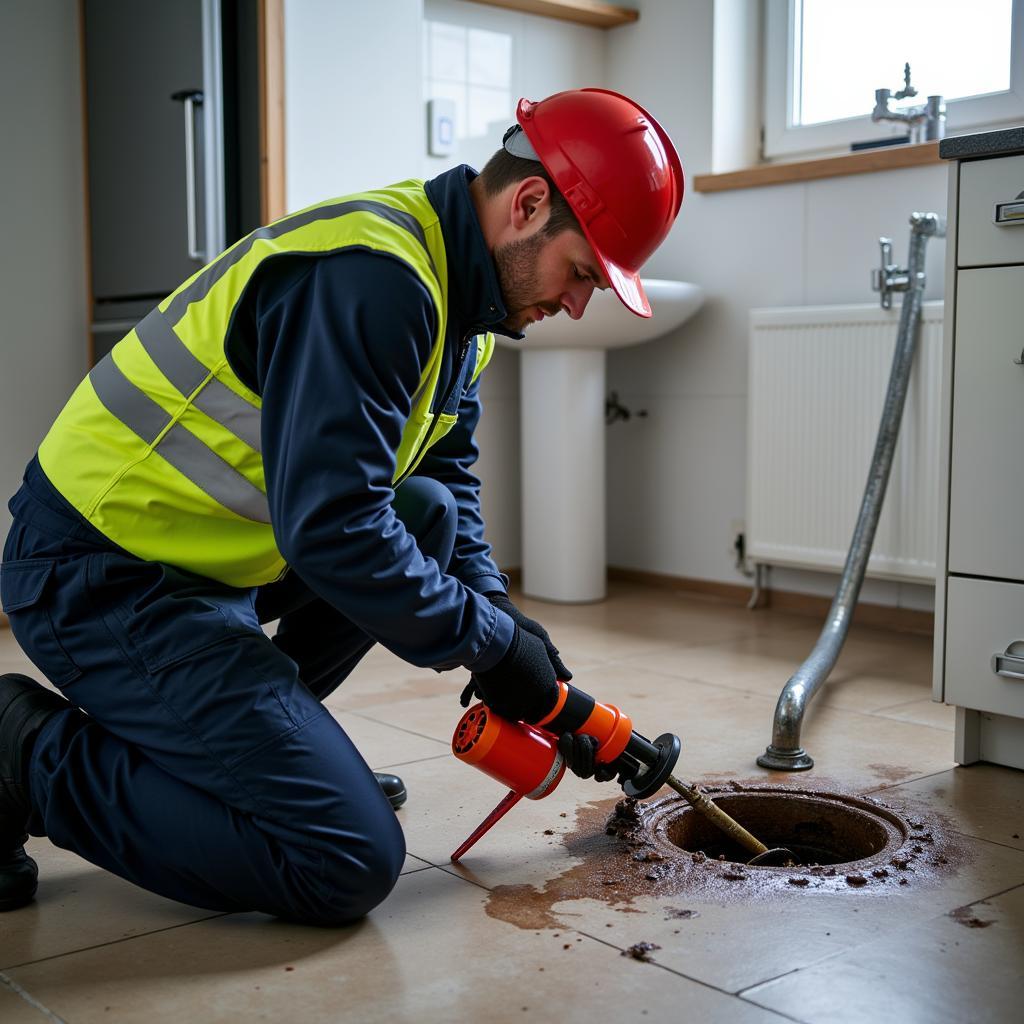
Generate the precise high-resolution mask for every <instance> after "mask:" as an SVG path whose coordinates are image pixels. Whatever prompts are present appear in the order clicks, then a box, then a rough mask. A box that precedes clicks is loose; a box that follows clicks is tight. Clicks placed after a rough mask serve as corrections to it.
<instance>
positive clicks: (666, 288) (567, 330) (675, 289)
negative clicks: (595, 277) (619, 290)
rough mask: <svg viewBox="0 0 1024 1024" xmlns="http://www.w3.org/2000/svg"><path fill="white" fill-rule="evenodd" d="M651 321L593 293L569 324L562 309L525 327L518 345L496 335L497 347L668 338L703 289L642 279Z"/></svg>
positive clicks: (609, 295) (606, 345)
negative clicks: (650, 311) (522, 337)
mask: <svg viewBox="0 0 1024 1024" xmlns="http://www.w3.org/2000/svg"><path fill="white" fill-rule="evenodd" d="M643 282H644V289H645V291H646V292H647V298H648V299H649V301H650V303H651V310H652V312H653V313H654V316H652V317H640V316H636V315H635V314H634V313H630V311H629V310H628V309H626V307H625V306H624V305H623V304H622V303H621V302H619V300H618V298H617V297H616V295H615V293H614V292H613V291H612V290H611V289H610V288H609V289H607V290H606V291H603V292H599V291H595V292H594V294H593V295H592V296H591V299H590V302H589V303H588V304H587V310H586V312H585V313H584V314H583V316H582V317H581V318H580V319H579V320H573V319H571V318H570V317H569V315H568V314H567V313H566V312H565V311H564V310H563V311H562V312H561V313H559V314H558V315H557V316H553V317H550V318H546V319H544V320H541V321H540V323H536V324H533V325H532V326H531V327H529V328H527V331H526V338H525V339H524V340H523V341H513V340H512V339H511V338H503V337H502V336H501V335H500V334H499V335H497V341H498V344H499V345H506V346H507V347H509V348H518V349H567V348H597V349H610V348H624V347H626V346H627V345H639V344H640V343H641V342H644V341H652V340H653V339H654V338H660V337H661V336H662V335H663V334H668V332H669V331H672V330H674V329H675V328H676V327H678V326H679V325H680V324H682V323H685V322H686V321H687V320H689V318H690V317H691V316H693V314H694V313H696V312H697V310H698V309H700V307H701V305H702V304H703V302H704V289H703V288H701V287H700V286H699V285H696V284H691V283H690V282H688V281H664V280H660V279H658V278H644V279H643Z"/></svg>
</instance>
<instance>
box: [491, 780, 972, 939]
mask: <svg viewBox="0 0 1024 1024" xmlns="http://www.w3.org/2000/svg"><path fill="white" fill-rule="evenodd" d="M823 783H824V780H818V784H819V785H820V784H823ZM705 789H706V791H707V793H708V795H709V796H710V797H711V798H712V799H714V800H715V801H716V802H717V801H721V802H722V803H723V805H724V808H723V809H725V810H726V811H727V813H729V814H731V815H733V816H734V817H736V819H737V820H738V821H740V823H741V824H743V825H744V826H745V827H747V828H750V829H751V831H754V832H755V834H757V833H756V829H757V828H759V829H761V830H762V831H763V830H764V828H765V825H764V823H763V821H761V819H757V820H755V821H753V822H751V821H750V820H749V818H748V819H746V820H745V818H744V813H743V811H744V801H748V802H749V801H763V802H764V805H763V806H762V807H761V810H760V813H762V814H766V813H768V812H766V811H765V810H764V808H765V807H768V808H769V811H770V815H771V816H774V817H776V818H780V820H782V821H783V822H784V823H786V822H788V824H786V825H785V827H787V828H791V829H792V830H794V831H795V832H799V833H801V834H800V836H799V837H798V838H801V839H803V840H805V843H804V844H803V846H801V844H800V843H797V842H795V841H794V840H793V838H792V836H791V835H789V834H786V833H785V832H784V833H782V834H778V835H775V836H772V835H766V836H765V838H767V839H769V840H771V841H772V842H773V843H774V844H776V845H786V846H789V847H790V848H793V847H794V846H796V847H798V848H800V849H803V850H811V851H814V850H817V851H818V852H819V853H821V859H826V860H827V859H830V862H829V863H818V862H816V861H811V862H808V863H804V864H800V865H790V866H785V867H775V868H772V867H748V866H747V865H746V863H745V860H746V857H745V854H744V852H743V851H739V850H738V852H736V853H735V854H733V855H727V853H722V852H720V851H721V849H725V850H726V851H729V847H728V843H729V840H728V839H727V838H723V837H721V836H720V835H718V833H717V830H715V829H714V827H713V826H710V825H709V826H708V827H709V829H710V831H708V832H701V831H700V830H701V829H702V828H703V826H702V824H701V822H702V821H703V819H700V820H699V821H698V818H699V816H698V815H697V814H696V812H695V811H693V810H692V808H690V806H689V804H687V803H686V802H685V801H684V800H682V799H681V798H679V797H677V796H675V795H674V794H673V795H671V796H662V797H655V798H652V799H650V800H648V801H635V800H631V799H620V800H615V799H614V798H613V799H609V800H604V801H601V802H599V803H594V804H586V805H584V806H582V807H580V808H579V809H578V811H577V818H576V827H575V830H574V831H572V832H569V833H566V834H564V835H563V836H562V837H561V839H562V842H563V843H564V844H565V846H566V848H567V850H568V852H569V853H570V854H571V855H572V856H573V857H575V858H578V859H579V863H577V864H575V866H573V867H571V868H568V869H567V870H566V871H564V872H563V873H562V874H561V875H558V876H557V877H555V878H552V879H549V880H548V881H547V882H545V884H544V886H543V888H540V889H538V888H535V887H534V886H530V885H505V886H502V885H499V886H496V887H495V888H494V889H493V890H492V891H491V893H490V895H489V897H488V900H487V904H486V906H487V913H488V915H489V916H491V917H494V918H498V919H499V920H503V921H507V922H509V923H511V924H516V925H518V926H519V927H521V928H528V929H539V928H557V927H560V926H563V925H564V921H562V920H561V919H559V917H558V914H557V912H556V911H554V909H553V908H554V906H555V905H556V904H558V903H561V902H563V901H569V900H580V899H594V900H598V901H600V902H602V903H605V904H607V905H609V907H610V909H611V910H612V911H614V912H616V913H638V912H640V911H639V910H638V909H637V908H636V907H635V906H633V903H634V901H635V900H636V899H637V898H638V897H644V896H647V897H653V898H655V899H658V898H663V897H677V898H678V897H679V896H680V895H687V896H691V897H696V898H704V899H713V900H721V899H728V900H729V901H730V902H733V901H736V900H744V901H757V900H763V899H767V898H772V897H781V895H782V894H783V893H788V894H790V895H791V896H792V897H796V896H798V895H800V894H803V893H819V894H820V893H822V892H825V893H836V894H840V893H842V894H846V896H847V897H849V896H851V895H853V894H856V895H857V898H870V897H871V896H872V895H883V894H884V893H885V892H888V891H891V890H890V888H889V887H891V886H894V885H907V884H909V883H910V882H913V883H914V884H915V885H919V886H920V885H927V884H934V883H936V882H937V881H938V880H940V879H941V877H942V876H943V875H945V874H948V873H950V872H952V871H955V870H956V868H957V866H958V865H959V864H960V863H962V862H963V859H964V852H963V849H962V847H961V846H960V845H958V840H957V837H956V835H955V834H953V833H952V832H949V833H947V832H945V831H943V830H942V829H940V827H939V822H938V821H937V820H934V819H929V820H927V821H926V820H925V819H924V817H923V816H922V815H921V813H920V810H919V809H918V808H916V807H915V808H912V811H913V813H903V814H901V813H900V812H899V811H897V810H894V809H893V808H892V807H889V806H887V805H884V804H882V803H880V802H879V801H875V800H872V799H870V798H867V797H855V796H849V795H845V794H842V793H840V792H837V791H836V789H835V788H832V789H831V790H829V791H825V790H817V789H811V790H808V789H806V788H801V789H796V788H792V789H790V788H787V787H782V786H769V785H765V784H764V783H763V782H760V783H751V784H749V785H745V784H742V783H739V782H735V781H731V782H729V783H728V784H727V785H724V786H721V787H715V786H707V787H705ZM787 798H789V799H787ZM768 801H770V802H771V803H768ZM775 803H781V804H782V805H789V806H788V808H787V809H786V810H785V812H784V813H783V814H782V815H781V816H780V815H779V814H778V812H777V811H776V810H775V809H774V807H773V806H772V805H773V804H775ZM751 806H753V804H751ZM794 807H795V808H796V809H795V810H794V809H793V808H794ZM822 807H824V809H825V812H827V813H829V814H833V813H834V814H835V815H837V816H838V817H837V818H836V821H838V823H839V824H838V825H837V826H836V828H835V829H834V831H835V832H836V834H838V835H839V836H840V838H842V837H843V836H844V835H846V833H847V832H849V831H850V829H851V828H852V829H853V832H854V833H856V835H855V836H854V838H855V839H856V841H857V842H859V843H861V844H862V845H861V846H860V847H856V843H855V844H854V848H855V853H856V854H857V855H856V856H851V857H849V858H848V859H847V858H844V857H843V856H842V855H841V854H839V853H837V852H836V851H834V850H833V851H831V856H830V851H829V850H826V849H823V848H822V847H821V841H820V836H817V835H816V832H815V829H814V828H811V827H809V826H808V821H809V820H810V819H811V818H813V816H814V814H820V813H821V811H822ZM812 812H813V813H812ZM687 815H690V816H691V819H690V820H691V822H697V832H696V834H697V835H698V836H701V837H703V839H707V840H709V842H707V844H706V846H705V848H703V849H691V848H688V847H687V846H685V845H683V846H681V845H679V840H680V839H681V838H685V834H686V830H687V829H688V828H689V827H690V826H689V824H687V826H686V828H683V827H682V826H681V825H680V824H679V822H680V820H681V819H684V818H685V817H686V816H687ZM786 815H789V817H788V818H787V817H786ZM808 816H810V817H808ZM851 822H852V825H851ZM812 824H813V822H812ZM752 825H753V826H755V827H751V826H752ZM831 828H832V825H831V824H829V825H828V827H826V828H825V829H824V832H825V833H828V832H829V830H830V829H831ZM858 830H860V831H859V832H858ZM861 833H862V834H861ZM858 837H859V838H858ZM865 837H866V838H865ZM673 840H675V841H673ZM762 841H764V839H762ZM716 843H717V844H718V845H713V844H716ZM816 843H817V844H818V845H817V846H816V845H815V844H816ZM865 843H866V844H867V845H863V844H865ZM915 848H916V849H915ZM734 856H735V859H733V857H734ZM720 857H721V858H722V859H719V858H720ZM741 858H742V859H741ZM835 865H838V867H839V870H837V868H836V866H835ZM843 868H845V869H846V870H843Z"/></svg>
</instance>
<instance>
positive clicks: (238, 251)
mask: <svg viewBox="0 0 1024 1024" xmlns="http://www.w3.org/2000/svg"><path fill="white" fill-rule="evenodd" d="M349 246H358V247H360V248H362V249H370V250H375V251H379V252H384V253H389V254H391V255H392V256H396V257H398V258H399V259H401V260H402V261H403V262H405V263H406V264H407V265H408V266H409V267H410V268H411V269H412V270H413V271H414V272H415V274H416V276H417V277H418V278H419V279H420V281H422V282H423V285H424V287H425V288H426V289H427V291H428V292H429V294H430V296H431V298H432V300H433V303H434V307H435V311H436V322H437V334H436V336H435V338H434V339H433V347H432V349H431V353H430V357H429V359H428V360H427V363H426V366H425V367H424V369H423V372H422V375H421V377H420V380H419V384H418V386H417V388H416V392H415V394H414V397H413V408H412V412H411V414H410V416H409V419H408V421H407V422H406V424H405V428H404V430H403V432H402V439H401V443H400V444H399V447H398V451H397V452H396V453H395V456H396V467H395V473H394V477H393V479H392V483H393V484H397V483H398V482H400V481H401V480H402V479H404V478H405V477H406V476H408V475H409V473H411V472H412V471H413V470H414V469H415V468H416V465H417V464H418V463H419V460H420V459H421V458H422V457H423V455H424V454H425V452H426V450H427V448H429V447H430V446H431V445H433V444H434V443H436V442H437V441H438V440H440V438H442V437H443V436H444V435H445V434H446V433H447V432H448V431H449V430H450V429H451V428H452V426H453V425H454V423H455V422H456V418H457V417H456V416H455V415H453V414H452V415H449V414H441V415H438V416H437V417H436V419H437V422H436V423H435V422H434V420H435V416H434V414H433V412H432V409H433V406H434V400H435V394H436V392H437V389H438V385H439V380H438V378H439V376H440V373H441V366H442V355H443V350H444V338H445V328H446V324H447V313H448V265H447V262H446V259H445V248H444V240H443V238H442V234H441V227H440V224H439V222H438V217H437V213H436V212H435V210H434V208H433V207H432V206H431V205H430V202H429V200H428V199H427V196H426V193H425V191H424V189H423V182H422V181H419V180H409V181H404V182H400V183H399V184H397V185H393V186H390V187H388V188H385V189H380V190H378V191H373V192H364V193H360V194H357V195H351V196H345V197H342V198H340V199H332V200H328V201H327V202H324V203H320V204H318V205H316V206H311V207H309V208H308V209H306V210H302V211H300V212H299V213H295V214H292V215H290V216H288V217H285V218H284V219H282V220H279V221H277V222H275V223H273V224H270V225H268V226H267V227H264V228H260V229H258V230H257V231H254V232H253V233H252V234H250V235H247V236H246V237H245V238H243V239H241V240H240V241H238V242H236V243H235V245H233V246H232V247H231V248H230V249H228V250H227V251H226V252H224V253H222V254H221V255H220V256H219V257H218V258H217V259H216V260H214V261H213V262H212V263H210V264H208V265H207V266H206V267H204V268H203V269H202V270H200V271H198V272H197V273H196V274H195V275H194V276H193V277H191V278H190V279H189V280H188V281H186V282H185V283H184V284H183V285H182V286H181V287H180V288H178V289H177V291H175V292H173V293H172V294H171V295H170V296H169V297H168V298H167V299H165V300H164V301H163V302H161V303H160V305H159V306H157V308H156V309H154V310H153V311H152V312H150V313H149V314H148V315H147V316H146V317H145V318H144V319H143V320H142V321H140V323H139V324H138V325H137V326H136V327H135V328H134V329H133V330H132V331H130V332H129V333H128V334H127V335H126V336H125V337H124V338H123V339H121V341H119V342H118V343H117V344H116V345H115V346H114V348H113V349H112V351H111V352H110V353H109V354H108V355H107V356H105V357H104V358H103V359H102V360H101V361H100V362H99V363H97V365H96V366H95V367H94V368H93V369H92V371H91V372H90V373H89V375H88V376H87V377H86V378H85V380H83V381H82V383H81V384H80V385H79V386H78V388H77V389H76V390H75V392H74V394H73V395H72V396H71V398H70V399H69V401H68V403H67V405H66V406H65V407H64V409H63V411H62V412H61V413H60V415H59V416H58V417H57V420H56V422H55V423H54V425H53V427H52V428H51V429H50V432H49V433H48V434H47V435H46V437H45V438H44V440H43V443H42V445H41V446H40V448H39V461H40V464H41V465H42V467H43V471H44V472H45V473H46V475H47V477H48V478H49V479H50V481H51V482H52V483H53V485H54V486H55V487H56V488H57V490H58V491H60V493H61V494H62V495H63V496H64V497H65V498H66V499H67V500H68V501H69V502H70V503H71V504H72V505H73V506H74V507H75V508H76V509H77V510H78V511H79V512H80V513H81V514H82V515H83V516H84V517H85V518H86V519H87V520H88V521H89V522H90V523H91V524H92V525H93V526H94V527H96V529H98V530H99V531H100V532H101V533H102V534H104V535H105V536H106V537H108V538H110V540H112V541H114V542H115V543H116V544H118V545H120V546H121V547H122V548H124V549H125V550H127V551H129V552H131V553H132V554H134V555H137V556H138V557H139V558H142V559H145V560H147V561H157V562H165V563H167V564H170V565H174V566H177V567H179V568H182V569H186V570H188V571H190V572H195V573H198V574H200V575H202V576H207V577H210V578H211V579H216V580H220V581H222V582H223V583H226V584H229V585H230V586H236V587H251V586H258V585H260V584H262V583H267V582H269V581H271V580H274V579H277V578H278V577H280V576H281V574H282V573H283V572H284V569H285V568H286V565H285V561H284V558H283V557H282V555H281V553H280V551H278V548H277V544H276V542H275V540H274V533H273V529H272V527H271V523H270V513H269V507H268V503H267V488H266V483H265V481H264V475H263V457H262V454H261V451H260V408H261V404H262V403H261V400H260V396H259V395H257V394H256V393H255V392H253V391H252V390H250V389H249V388H248V387H246V385H245V384H243V383H242V381H241V380H240V379H239V378H238V376H237V375H236V374H235V373H234V372H233V371H232V369H231V367H230V365H229V364H228V360H227V356H226V353H225V342H226V338H227V335H228V328H229V325H230V324H231V319H232V315H233V313H234V311H235V309H236V308H237V307H238V304H239V302H240V301H241V299H242V297H243V295H244V294H245V291H246V288H247V287H248V285H249V282H250V281H251V280H252V277H253V275H254V274H255V273H256V271H257V270H258V269H259V267H260V266H261V265H262V263H263V261H264V260H266V259H268V258H270V257H272V256H278V255H281V254H286V253H296V254H301V253H306V254H315V253H334V252H338V251H339V250H342V249H345V248H347V247H349ZM370 340H371V342H372V339H370ZM493 346H494V338H493V336H492V335H482V336H479V337H478V338H477V339H476V353H475V360H476V361H475V365H474V367H473V373H472V378H471V379H472V380H475V379H476V377H477V376H479V374H480V372H481V371H482V370H483V368H484V366H486V364H487V362H488V360H489V359H490V356H491V353H492V351H493Z"/></svg>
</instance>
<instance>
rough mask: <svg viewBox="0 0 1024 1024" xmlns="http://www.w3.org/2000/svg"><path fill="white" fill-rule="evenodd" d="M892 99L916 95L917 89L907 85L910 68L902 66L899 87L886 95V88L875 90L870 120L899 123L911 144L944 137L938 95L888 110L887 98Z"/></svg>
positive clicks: (942, 109) (943, 115) (943, 109)
mask: <svg viewBox="0 0 1024 1024" xmlns="http://www.w3.org/2000/svg"><path fill="white" fill-rule="evenodd" d="M890 95H891V96H892V98H893V99H895V100H902V99H906V98H908V97H910V96H916V95H917V90H916V89H915V88H914V87H913V86H912V85H911V84H910V65H909V64H904V65H903V88H902V89H900V91H899V92H897V93H892V94H890V92H889V90H888V89H876V90H875V109H874V110H872V111H871V120H872V121H899V122H902V123H904V124H906V125H907V127H908V128H909V129H910V141H911V142H932V141H934V140H935V139H943V138H945V137H946V104H945V103H944V102H943V99H942V97H941V96H929V97H928V101H927V102H926V103H922V104H920V105H919V106H916V107H905V108H904V109H903V110H890V109H889V97H890Z"/></svg>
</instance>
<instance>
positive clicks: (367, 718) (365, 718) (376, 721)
mask: <svg viewBox="0 0 1024 1024" xmlns="http://www.w3.org/2000/svg"><path fill="white" fill-rule="evenodd" d="M328 710H330V709H328ZM347 714H350V715H355V716H356V717H357V718H361V719H363V721H364V722H373V723H374V724H375V725H383V726H387V727H388V728H389V729H397V730H398V731H399V732H404V733H407V734H408V735H409V736H416V737H418V738H419V739H421V740H430V742H431V743H439V744H440V745H441V746H444V747H446V746H448V741H447V740H439V739H437V737H436V736H428V735H427V734H426V733H422V732H416V731H415V730H414V729H406V728H404V727H403V726H401V725H395V724H394V722H382V721H381V720H380V719H379V718H374V717H373V715H367V714H364V713H363V712H361V711H348V712H347ZM456 722H458V719H456ZM422 760H425V761H426V760H429V758H422ZM407 763H409V764H411V763H412V762H407Z"/></svg>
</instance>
